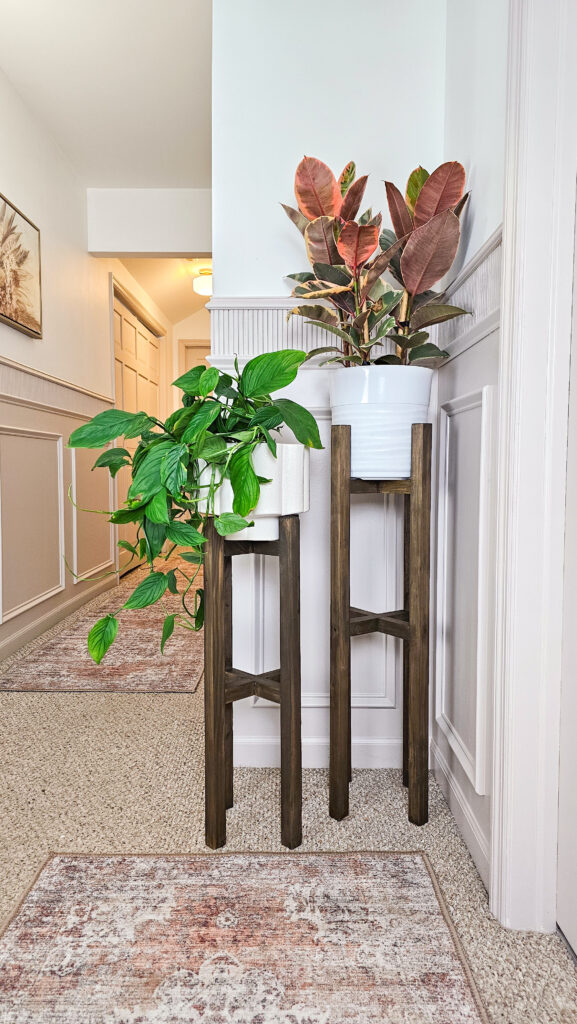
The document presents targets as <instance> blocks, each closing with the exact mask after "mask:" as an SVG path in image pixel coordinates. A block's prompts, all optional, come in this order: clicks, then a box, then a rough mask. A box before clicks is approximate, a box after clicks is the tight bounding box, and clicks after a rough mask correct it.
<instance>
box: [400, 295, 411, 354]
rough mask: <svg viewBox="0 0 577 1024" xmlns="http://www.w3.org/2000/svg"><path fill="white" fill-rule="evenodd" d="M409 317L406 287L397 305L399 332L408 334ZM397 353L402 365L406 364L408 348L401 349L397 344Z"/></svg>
mask: <svg viewBox="0 0 577 1024" xmlns="http://www.w3.org/2000/svg"><path fill="white" fill-rule="evenodd" d="M410 319H411V296H410V295H409V293H408V291H407V289H406V288H405V289H404V291H403V297H402V299H401V302H400V306H399V316H398V321H397V322H398V330H399V334H405V335H408V334H410V325H409V321H410ZM397 355H398V356H399V358H400V360H401V363H403V365H406V363H407V360H408V356H409V350H408V349H407V348H405V349H403V348H402V347H401V346H400V345H397Z"/></svg>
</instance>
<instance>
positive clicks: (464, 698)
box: [435, 385, 494, 795]
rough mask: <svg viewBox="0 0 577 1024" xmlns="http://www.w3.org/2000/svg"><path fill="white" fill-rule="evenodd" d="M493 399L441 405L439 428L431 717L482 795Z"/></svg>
mask: <svg viewBox="0 0 577 1024" xmlns="http://www.w3.org/2000/svg"><path fill="white" fill-rule="evenodd" d="M492 399H493V388H492V386H491V385H488V386H486V387H484V388H482V389H481V390H479V391H476V392H472V393H471V394H468V395H463V396H460V397H459V398H455V399H453V400H452V401H450V402H445V403H443V405H442V406H441V408H440V423H439V477H438V480H439V506H438V535H437V536H438V548H437V565H438V577H437V592H438V607H437V636H436V660H437V687H436V707H435V711H436V714H435V717H436V721H437V724H438V725H439V728H440V729H441V730H442V732H443V733H444V735H445V736H446V738H447V740H448V742H449V745H450V747H451V749H452V750H453V752H454V753H455V754H456V756H457V758H458V760H459V762H460V763H461V765H462V767H463V769H464V771H465V773H466V775H467V777H468V779H469V781H470V782H471V783H472V784H473V786H474V787H475V791H476V792H477V793H479V795H484V794H485V792H486V784H487V780H486V776H487V771H486V769H487V727H486V725H487V698H488V692H489V679H488V672H489V666H488V663H487V662H488V654H489V652H488V651H487V646H488V641H489V632H490V613H489V605H490V601H489V594H488V593H487V590H486V586H485V580H486V576H485V572H484V568H485V565H486V563H487V560H488V558H490V549H489V547H488V543H487V541H488V534H489V530H490V514H491V510H492V508H493V507H494V506H493V493H492V492H493V488H492V479H493V473H492V468H493V451H492V436H493V430H492V425H493V403H492ZM464 580H467V581H468V583H469V587H468V589H467V590H466V591H465V590H464V588H463V581H464Z"/></svg>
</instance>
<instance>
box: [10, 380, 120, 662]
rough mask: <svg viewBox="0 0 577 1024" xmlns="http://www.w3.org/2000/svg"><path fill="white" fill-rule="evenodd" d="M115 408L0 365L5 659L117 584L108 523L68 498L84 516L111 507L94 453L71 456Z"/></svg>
mask: <svg viewBox="0 0 577 1024" xmlns="http://www.w3.org/2000/svg"><path fill="white" fill-rule="evenodd" d="M110 405H111V402H110V401H107V400H105V399H103V398H102V397H101V396H100V395H93V394H90V393H87V392H86V391H82V390H79V389H76V388H73V387H72V386H70V385H66V384H61V383H59V382H58V381H55V380H53V379H51V378H43V377H42V375H41V374H39V373H37V372H34V373H29V372H28V371H26V370H25V369H24V368H22V367H17V366H13V365H9V366H6V365H4V364H3V363H0V550H1V563H2V564H1V572H0V584H1V590H0V597H1V604H0V610H1V614H0V658H2V657H7V656H8V655H10V654H12V653H13V652H14V651H15V650H17V648H18V647H20V646H22V645H23V644H25V643H27V642H28V641H29V640H32V639H33V638H34V637H35V636H37V635H38V634H39V633H41V632H43V631H44V630H46V629H49V628H50V627H51V626H53V625H54V624H55V623H56V622H57V621H58V620H59V619H61V618H63V617H64V616H65V615H67V614H69V613H70V612H71V611H73V610H75V609H76V608H77V607H79V606H80V605H81V604H83V603H84V602H85V601H87V600H90V598H92V597H94V596H95V595H96V594H98V593H100V592H101V591H102V590H105V589H107V588H108V587H110V586H112V585H114V584H115V583H116V576H115V574H114V572H113V570H114V550H113V537H112V533H111V527H110V525H109V524H108V523H107V521H106V517H105V516H90V515H89V514H88V513H85V512H80V511H77V510H75V509H74V507H73V504H72V502H71V501H70V498H69V490H70V492H71V494H72V495H75V496H76V498H77V499H78V503H79V504H80V505H81V506H82V507H83V508H100V509H103V510H106V509H108V508H110V501H111V496H110V486H109V483H108V479H107V475H106V474H105V473H104V471H102V470H96V471H95V472H94V473H91V469H90V467H91V466H92V464H93V462H94V460H95V457H96V454H97V453H94V452H85V451H78V452H73V451H72V450H71V449H68V448H67V447H66V444H67V441H68V438H69V436H70V434H71V433H72V431H73V430H74V429H76V427H78V426H80V425H81V423H85V422H87V420H89V419H90V417H91V416H93V415H95V414H96V413H97V412H100V411H102V410H103V409H106V408H109V406H110ZM67 564H68V566H69V567H70V570H72V571H69V569H68V568H67ZM111 570H112V574H111V575H106V578H105V579H103V580H100V579H96V580H94V579H93V580H91V579H90V577H93V576H100V575H101V574H102V575H105V574H107V573H109V572H110V571H111ZM74 572H75V573H78V574H80V576H81V577H82V578H84V579H87V581H86V582H82V581H81V582H78V583H77V582H76V581H75V579H74V575H73V573H74Z"/></svg>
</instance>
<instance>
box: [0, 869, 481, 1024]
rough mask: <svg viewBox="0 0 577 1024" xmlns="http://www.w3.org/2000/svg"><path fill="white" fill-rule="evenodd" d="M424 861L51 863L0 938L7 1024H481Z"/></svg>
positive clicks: (0, 1010)
mask: <svg viewBox="0 0 577 1024" xmlns="http://www.w3.org/2000/svg"><path fill="white" fill-rule="evenodd" d="M486 1021H487V1017H486V1015H485V1013H484V1010H483V1008H482V1006H481V1003H480V1001H479V997H478V995H477V992H476V990H475V989H474V986H473V982H472V979H471V975H470V972H469V968H468V966H467V964H466V961H465V958H464V954H463V951H462V949H461V947H460V945H459V942H458V939H457V937H456V935H455V932H454V929H453V927H452V925H451V922H450V918H449V915H448V912H447V909H446V907H445V905H444V903H443V899H442V896H441V894H440V891H439V887H438V884H437V882H436V879H435V877H434V875H433V872H432V870H431V868H430V866H429V863H428V861H427V859H426V857H425V855H424V854H421V853H347V854H336V853H335V854H317V855H315V854H306V853H302V854H248V853H243V854H207V855H202V854H201V855H196V856H194V855H193V856H186V857H155V856H140V857H137V856H125V857H122V856H77V855H73V856H66V855H60V854H59V855H56V856H54V857H52V858H50V859H49V861H48V862H47V864H46V865H45V866H44V868H43V870H42V871H41V872H40V875H39V876H38V878H37V880H36V882H35V884H34V885H33V887H32V889H31V890H30V892H29V893H28V895H27V896H26V897H25V899H24V901H23V903H22V904H21V906H20V908H19V910H18V911H17V912H16V915H15V916H14V918H13V919H12V921H11V923H10V924H9V925H8V927H7V929H6V931H5V933H4V936H3V937H2V939H1V940H0V1022H1V1024H56V1022H58V1024H79V1022H82V1024H143V1022H146V1024H189V1022H194V1024H479V1022H486Z"/></svg>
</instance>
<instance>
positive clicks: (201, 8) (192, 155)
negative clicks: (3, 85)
mask: <svg viewBox="0 0 577 1024" xmlns="http://www.w3.org/2000/svg"><path fill="white" fill-rule="evenodd" d="M211 21H212V3H211V0H1V3H0V37H1V40H2V46H1V51H0V66H1V67H2V70H3V71H4V72H5V74H6V75H7V76H8V78H9V79H10V80H11V81H12V84H13V85H14V86H15V87H16V89H17V90H18V92H19V93H20V95H21V96H22V98H23V99H24V100H25V101H26V102H27V104H28V105H29V107H30V108H31V109H32V110H34V111H35V113H36V115H37V116H38V117H39V118H40V120H41V121H42V122H43V124H44V125H45V127H46V128H47V129H48V130H49V132H50V133H51V135H52V136H53V137H54V138H55V139H56V141H57V142H58V143H59V144H60V146H61V148H62V149H63V150H64V152H65V153H66V155H67V156H68V157H69V159H70V161H71V162H72V164H73V165H74V167H75V168H76V170H77V171H78V173H79V174H80V176H81V178H82V180H83V181H84V183H85V184H86V185H87V186H88V187H91V186H92V187H97V188H98V187H101V188H109V187H116V188H130V187H132V188H147V187H148V188H185V187H188V188H210V184H211V167H210V147H211V142H210V119H211Z"/></svg>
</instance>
